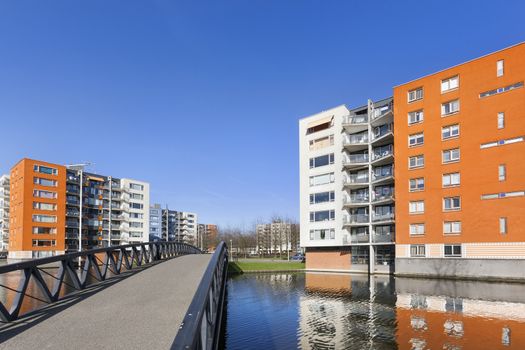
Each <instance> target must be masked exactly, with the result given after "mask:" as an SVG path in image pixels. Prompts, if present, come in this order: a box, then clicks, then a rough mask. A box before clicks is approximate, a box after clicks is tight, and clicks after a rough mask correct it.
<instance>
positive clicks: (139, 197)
mask: <svg viewBox="0 0 525 350" xmlns="http://www.w3.org/2000/svg"><path fill="white" fill-rule="evenodd" d="M129 198H131V199H139V200H143V199H144V195H143V194H140V193H130V194H129Z"/></svg>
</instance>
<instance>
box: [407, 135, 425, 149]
mask: <svg viewBox="0 0 525 350" xmlns="http://www.w3.org/2000/svg"><path fill="white" fill-rule="evenodd" d="M424 143H425V134H424V133H422V132H418V133H417V134H412V135H408V147H416V146H421V145H423V144H424Z"/></svg>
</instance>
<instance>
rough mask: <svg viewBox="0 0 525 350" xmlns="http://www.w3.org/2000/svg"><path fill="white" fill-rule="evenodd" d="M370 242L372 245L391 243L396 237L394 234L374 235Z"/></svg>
mask: <svg viewBox="0 0 525 350" xmlns="http://www.w3.org/2000/svg"><path fill="white" fill-rule="evenodd" d="M372 240H373V241H374V243H393V242H395V240H396V236H395V234H394V232H383V233H374V234H373V235H372Z"/></svg>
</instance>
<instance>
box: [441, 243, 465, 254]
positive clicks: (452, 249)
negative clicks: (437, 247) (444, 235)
mask: <svg viewBox="0 0 525 350" xmlns="http://www.w3.org/2000/svg"><path fill="white" fill-rule="evenodd" d="M445 257H461V245H460V244H445Z"/></svg>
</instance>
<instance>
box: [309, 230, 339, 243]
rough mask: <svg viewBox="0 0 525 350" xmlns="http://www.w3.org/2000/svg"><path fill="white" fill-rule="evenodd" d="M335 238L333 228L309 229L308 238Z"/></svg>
mask: <svg viewBox="0 0 525 350" xmlns="http://www.w3.org/2000/svg"><path fill="white" fill-rule="evenodd" d="M325 239H335V229H333V228H331V229H321V230H310V240H311V241H313V240H316V241H318V240H325Z"/></svg>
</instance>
